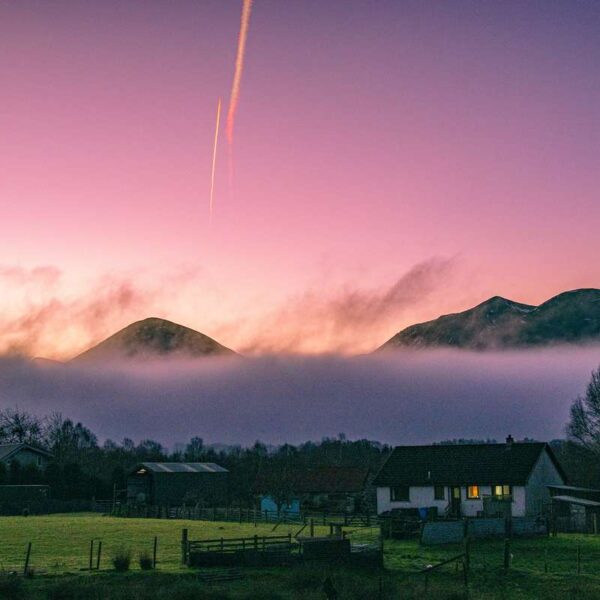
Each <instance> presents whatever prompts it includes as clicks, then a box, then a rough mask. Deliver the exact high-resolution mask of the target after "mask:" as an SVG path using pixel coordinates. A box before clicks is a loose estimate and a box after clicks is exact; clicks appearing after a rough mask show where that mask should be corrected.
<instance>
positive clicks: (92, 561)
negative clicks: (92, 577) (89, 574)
mask: <svg viewBox="0 0 600 600" xmlns="http://www.w3.org/2000/svg"><path fill="white" fill-rule="evenodd" d="M93 566H94V540H90V571H91V570H92V568H93Z"/></svg>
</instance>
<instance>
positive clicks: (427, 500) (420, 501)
mask: <svg viewBox="0 0 600 600" xmlns="http://www.w3.org/2000/svg"><path fill="white" fill-rule="evenodd" d="M445 493H446V499H445V500H434V498H433V486H427V487H417V486H414V487H411V488H410V489H409V499H410V500H409V502H392V501H391V500H390V488H389V487H385V488H383V487H378V488H377V514H380V513H382V512H385V511H386V510H392V509H393V508H424V507H426V506H437V509H438V513H439V514H441V515H443V514H444V511H445V510H446V506H448V488H446V489H445Z"/></svg>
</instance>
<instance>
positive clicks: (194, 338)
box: [69, 317, 237, 363]
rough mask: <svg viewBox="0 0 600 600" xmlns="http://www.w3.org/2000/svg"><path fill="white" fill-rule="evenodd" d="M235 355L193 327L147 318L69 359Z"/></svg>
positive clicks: (131, 324)
mask: <svg viewBox="0 0 600 600" xmlns="http://www.w3.org/2000/svg"><path fill="white" fill-rule="evenodd" d="M236 355H237V353H236V352H234V351H233V350H231V349H230V348H227V347H226V346H223V345H222V344H220V343H219V342H217V341H216V340H214V339H213V338H211V337H209V336H207V335H205V334H203V333H200V332H199V331H196V330H195V329H191V328H189V327H185V326H184V325H179V324H178V323H174V322H173V321H169V320H167V319H160V318H158V317H148V318H146V319H142V320H140V321H135V322H133V323H130V324H129V325H127V326H126V327H124V328H123V329H120V330H119V331H117V332H116V333H113V334H112V335H111V336H109V337H107V338H106V339H105V340H103V341H101V342H99V343H98V344H96V345H95V346H92V347H91V348H88V349H87V350H85V351H84V352H82V353H81V354H78V355H77V356H75V357H74V358H72V359H71V360H70V361H69V362H70V363H72V362H75V363H79V362H95V361H106V360H123V359H136V360H139V359H149V358H159V357H161V358H162V357H167V356H168V357H177V358H201V357H207V356H236Z"/></svg>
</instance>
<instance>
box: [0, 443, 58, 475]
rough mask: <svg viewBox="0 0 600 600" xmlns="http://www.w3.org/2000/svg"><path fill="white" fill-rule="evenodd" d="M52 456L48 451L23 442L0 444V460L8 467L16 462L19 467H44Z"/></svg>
mask: <svg viewBox="0 0 600 600" xmlns="http://www.w3.org/2000/svg"><path fill="white" fill-rule="evenodd" d="M52 458H53V456H52V454H51V453H50V452H47V451H46V450H43V449H42V448H37V447H36V446H31V445H29V444H25V443H16V444H0V462H1V463H3V464H4V465H5V466H7V467H10V465H11V463H13V462H14V463H18V464H19V466H20V467H31V466H33V467H37V468H38V469H45V468H46V466H47V465H48V463H49V462H50V461H51V460H52Z"/></svg>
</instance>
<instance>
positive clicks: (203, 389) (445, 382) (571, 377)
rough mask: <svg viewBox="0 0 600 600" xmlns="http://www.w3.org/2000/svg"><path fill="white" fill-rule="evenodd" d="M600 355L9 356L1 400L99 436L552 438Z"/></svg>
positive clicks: (399, 440)
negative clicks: (97, 359) (89, 362)
mask: <svg viewBox="0 0 600 600" xmlns="http://www.w3.org/2000/svg"><path fill="white" fill-rule="evenodd" d="M598 364H600V347H597V346H596V347H589V348H584V349H573V348H560V349H558V348H557V349H552V350H535V351H527V352H525V351H524V352H513V353H504V352H503V353H480V354H477V353H469V352H446V351H434V352H398V353H393V354H380V355H370V356H362V357H351V358H347V357H339V356H319V357H297V356H296V357H260V358H235V359H206V360H200V361H195V362H181V361H178V362H173V361H168V362H164V363H160V364H159V363H154V364H151V365H148V364H146V365H143V366H141V365H104V366H103V367H81V366H75V365H51V364H47V365H44V364H39V363H34V362H31V361H28V360H25V359H19V358H0V406H2V407H6V406H12V407H14V406H18V407H19V408H21V409H24V410H28V411H31V412H34V413H37V414H40V415H41V414H47V413H49V412H52V411H60V412H62V413H63V415H64V416H69V417H71V418H72V419H75V420H79V421H82V422H83V423H84V424H85V425H87V426H88V427H91V428H92V429H93V430H94V431H95V432H96V433H97V434H98V435H99V436H100V437H101V438H107V437H109V438H112V439H114V440H117V441H119V440H121V439H122V438H123V437H125V436H127V437H131V438H134V439H135V440H140V439H143V438H153V439H156V440H158V441H160V442H161V443H163V444H165V445H167V446H172V445H173V443H176V442H186V441H187V440H188V439H189V438H190V437H192V436H196V435H198V436H201V437H202V438H204V440H205V441H206V442H207V443H212V442H222V443H230V444H243V445H247V444H251V443H253V442H254V441H255V440H257V439H260V440H262V441H264V442H268V443H281V442H291V443H298V442H302V441H306V440H311V439H312V440H318V439H320V438H321V437H323V436H336V435H337V434H338V433H341V432H343V433H345V434H346V435H347V436H348V437H349V438H369V439H376V440H379V441H382V442H388V443H391V444H412V443H428V442H432V441H439V440H442V439H447V438H458V437H463V438H488V437H491V438H496V439H503V438H504V437H505V436H506V434H507V433H512V435H513V436H515V437H517V438H522V437H531V438H536V439H539V440H549V439H552V438H556V437H562V436H563V435H564V426H565V424H566V422H567V420H568V415H569V406H570V404H571V401H572V400H573V398H574V397H576V396H577V395H578V394H581V393H583V392H584V390H585V386H586V384H587V382H588V380H589V376H590V372H591V370H592V369H593V368H595V367H597V366H598Z"/></svg>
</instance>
